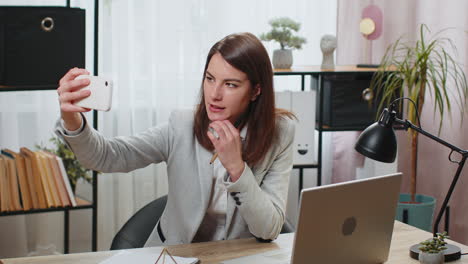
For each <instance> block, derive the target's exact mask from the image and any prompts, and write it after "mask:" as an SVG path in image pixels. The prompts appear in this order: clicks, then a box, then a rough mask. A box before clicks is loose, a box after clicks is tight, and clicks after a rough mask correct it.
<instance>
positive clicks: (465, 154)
mask: <svg viewBox="0 0 468 264" xmlns="http://www.w3.org/2000/svg"><path fill="white" fill-rule="evenodd" d="M394 123H397V124H400V125H403V127H404V128H405V129H406V130H407V129H408V128H411V129H414V130H416V131H418V132H419V133H421V134H423V135H425V136H427V137H429V138H431V139H433V140H435V141H437V142H439V143H440V144H442V145H444V146H446V147H448V148H450V149H451V150H452V151H456V152H458V153H460V154H461V155H462V159H461V160H460V161H459V162H457V163H458V169H457V172H456V173H455V176H454V177H453V180H452V183H451V184H450V188H449V190H448V192H447V194H446V195H445V199H444V202H443V203H442V206H441V207H440V210H439V213H438V215H437V218H436V220H435V222H434V226H433V229H432V235H433V236H434V237H436V236H437V233H438V232H439V224H440V221H441V220H442V216H443V215H444V212H445V210H446V209H447V205H448V202H449V200H450V197H451V196H452V193H453V190H454V189H455V185H456V184H457V182H458V178H460V174H461V171H462V169H463V166H464V165H465V161H466V159H467V157H468V151H467V150H462V149H460V148H458V147H456V146H454V145H452V144H450V143H448V142H446V141H444V140H442V139H440V138H438V137H436V136H434V135H432V134H430V133H428V132H426V131H424V130H422V129H421V128H420V127H418V126H415V125H413V124H412V123H411V122H410V121H408V120H401V119H398V118H395V120H394Z"/></svg>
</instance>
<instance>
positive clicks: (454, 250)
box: [410, 244, 461, 262]
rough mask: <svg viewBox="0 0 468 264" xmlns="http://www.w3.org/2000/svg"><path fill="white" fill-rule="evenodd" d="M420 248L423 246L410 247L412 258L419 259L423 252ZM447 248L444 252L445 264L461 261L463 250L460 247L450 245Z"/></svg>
mask: <svg viewBox="0 0 468 264" xmlns="http://www.w3.org/2000/svg"><path fill="white" fill-rule="evenodd" d="M420 246H421V245H420V244H416V245H412V246H411V247H410V256H411V257H412V258H414V259H418V258H419V252H421V250H419V247H420ZM445 246H446V247H447V249H446V250H444V257H445V262H450V261H455V260H458V259H460V257H461V250H460V248H459V247H457V246H455V245H450V244H447V245H445Z"/></svg>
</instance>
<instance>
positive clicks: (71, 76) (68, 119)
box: [57, 68, 91, 131]
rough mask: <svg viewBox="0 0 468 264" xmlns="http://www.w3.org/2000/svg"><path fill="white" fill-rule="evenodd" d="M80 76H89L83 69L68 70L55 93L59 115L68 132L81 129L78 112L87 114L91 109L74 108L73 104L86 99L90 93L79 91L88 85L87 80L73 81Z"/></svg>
mask: <svg viewBox="0 0 468 264" xmlns="http://www.w3.org/2000/svg"><path fill="white" fill-rule="evenodd" d="M80 75H89V72H88V71H87V70H85V69H80V68H73V69H70V70H69V71H68V72H67V73H66V74H65V75H64V76H63V77H62V79H60V81H59V87H58V88H57V93H58V96H59V103H60V113H61V116H62V119H63V122H64V125H65V128H66V129H68V130H70V131H75V130H77V129H79V128H80V127H81V122H83V121H82V120H81V115H80V112H88V111H90V110H91V109H88V108H83V107H80V106H76V105H74V104H73V102H75V101H78V100H81V99H83V98H86V97H88V96H89V95H90V94H91V92H90V91H89V90H80V89H81V88H83V87H85V86H87V85H89V79H79V80H75V78H76V77H78V76H80Z"/></svg>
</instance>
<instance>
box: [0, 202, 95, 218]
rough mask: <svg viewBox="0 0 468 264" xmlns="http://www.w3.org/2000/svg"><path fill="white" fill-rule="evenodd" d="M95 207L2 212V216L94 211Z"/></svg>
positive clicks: (78, 206) (91, 205)
mask: <svg viewBox="0 0 468 264" xmlns="http://www.w3.org/2000/svg"><path fill="white" fill-rule="evenodd" d="M93 207H94V206H93V204H88V205H77V206H67V207H52V208H46V209H32V210H27V211H9V212H1V213H0V216H9V215H28V214H39V213H50V212H63V211H72V210H81V209H93Z"/></svg>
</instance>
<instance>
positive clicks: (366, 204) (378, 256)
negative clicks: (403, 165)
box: [291, 173, 402, 264]
mask: <svg viewBox="0 0 468 264" xmlns="http://www.w3.org/2000/svg"><path fill="white" fill-rule="evenodd" d="M401 177H402V176H401V173H395V174H390V175H385V176H379V177H373V178H367V179H363V180H355V181H349V182H344V183H338V184H331V185H326V186H320V187H315V188H310V189H304V190H302V191H301V201H300V209H299V217H298V224H297V228H296V233H295V237H294V243H293V249H292V252H293V253H292V256H291V264H303V263H330V264H331V263H360V264H365V263H374V264H375V263H384V262H385V261H386V260H387V259H388V253H389V250H390V242H391V240H392V233H393V225H394V220H395V214H396V207H397V203H398V196H399V193H400V185H401Z"/></svg>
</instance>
